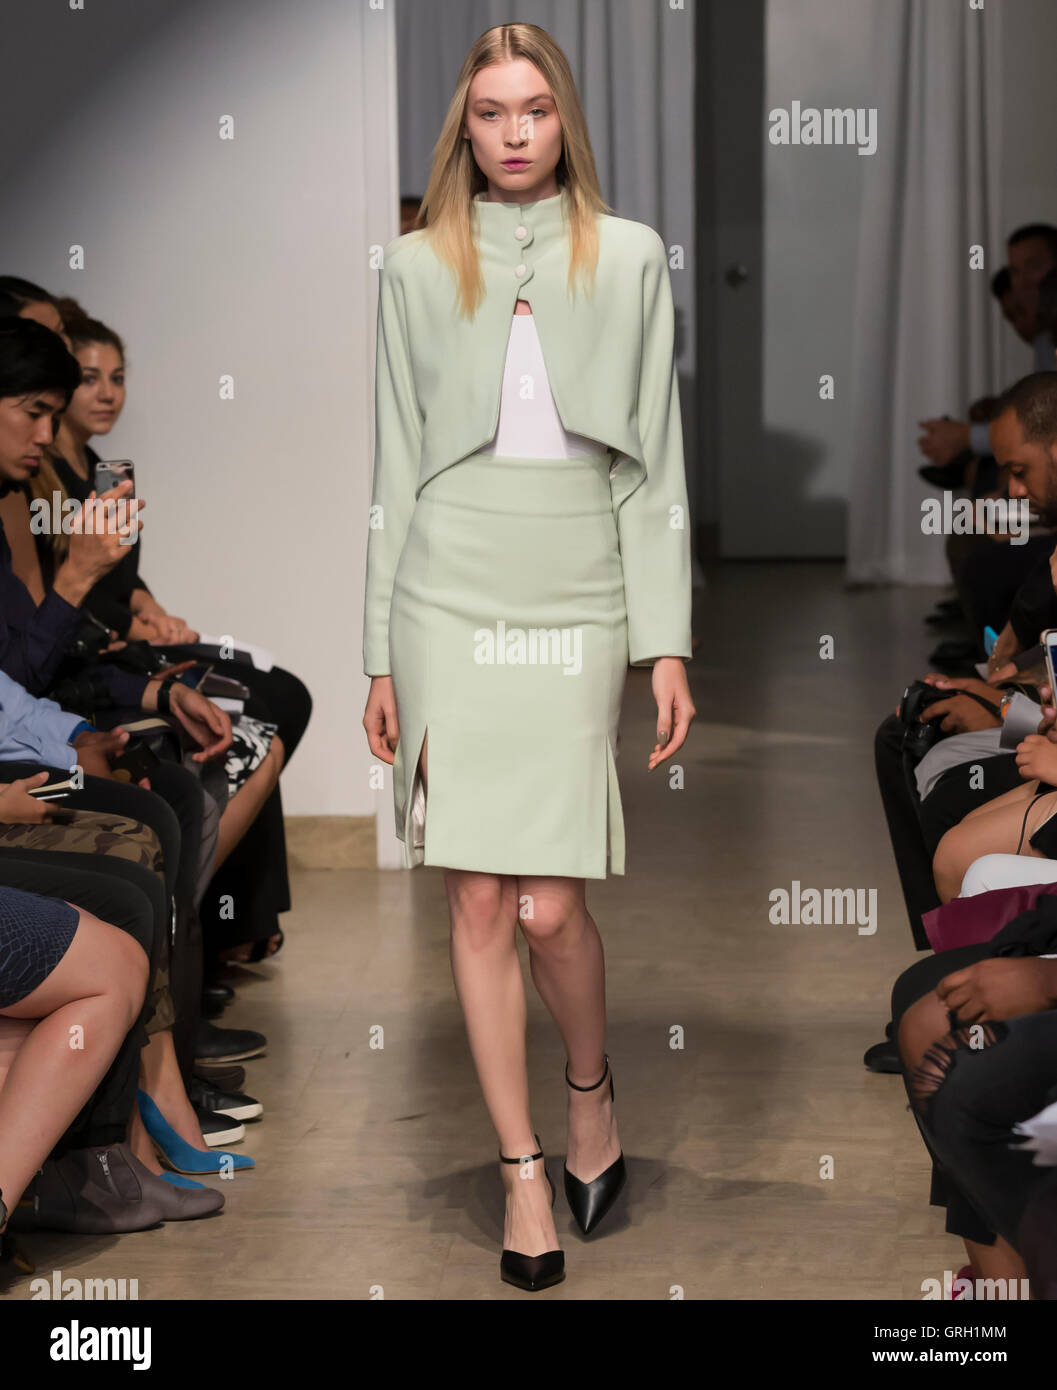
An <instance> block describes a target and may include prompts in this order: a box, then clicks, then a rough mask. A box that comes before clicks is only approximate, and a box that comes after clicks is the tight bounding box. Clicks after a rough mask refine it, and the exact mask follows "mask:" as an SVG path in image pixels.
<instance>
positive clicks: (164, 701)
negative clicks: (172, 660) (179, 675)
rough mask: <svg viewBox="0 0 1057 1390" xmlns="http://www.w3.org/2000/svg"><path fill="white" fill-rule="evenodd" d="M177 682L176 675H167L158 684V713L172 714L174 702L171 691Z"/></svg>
mask: <svg viewBox="0 0 1057 1390" xmlns="http://www.w3.org/2000/svg"><path fill="white" fill-rule="evenodd" d="M175 684H176V677H175V676H166V677H165V679H164V680H163V681H162V683H161V685H159V686H158V713H159V714H171V713H172V703H171V701H170V699H169V691H170V690H171V689H172V688H173V686H174V685H175Z"/></svg>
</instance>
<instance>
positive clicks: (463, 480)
mask: <svg viewBox="0 0 1057 1390" xmlns="http://www.w3.org/2000/svg"><path fill="white" fill-rule="evenodd" d="M389 655H390V663H391V671H392V676H393V687H394V692H395V696H396V704H397V715H398V718H399V721H400V738H399V742H398V744H397V748H396V754H395V762H394V766H393V782H394V787H393V796H394V810H395V815H396V833H397V835H398V837H399V838H400V839H401V840H402V841H403V844H404V862H405V864H406V866H407V867H408V868H411V867H413V866H414V865H416V864H423V863H424V864H435V865H443V866H446V867H448V868H453V869H470V870H477V871H479V872H484V873H496V874H514V875H517V874H526V875H527V874H546V875H558V876H570V877H576V878H605V877H606V872H607V863H608V867H609V871H610V872H612V873H614V874H623V873H624V820H623V812H622V807H621V801H620V789H619V785H618V781H617V772H616V762H615V759H616V744H617V724H618V721H619V717H620V702H621V698H622V696H623V691H624V681H625V676H626V674H627V667H628V633H627V611H626V607H625V599H624V576H623V569H622V566H621V560H620V549H619V544H618V540H617V530H616V519H615V517H614V514H613V505H612V499H611V493H610V485H609V457H608V455H596V456H591V457H580V458H557V459H556V458H547V459H537V458H514V457H503V456H499V455H494V454H473V455H471V456H470V457H468V458H466V459H462V460H460V461H459V462H458V463H455V464H452V465H450V466H449V467H447V468H446V469H444V470H443V471H442V472H440V473H438V474H437V475H436V476H435V477H433V478H431V479H430V481H429V482H428V483H427V484H426V486H425V487H424V488H423V490H422V492H421V493H420V494H419V497H418V499H417V502H416V504H415V509H414V512H413V514H412V517H411V522H410V526H409V528H408V535H407V539H406V541H405V544H404V548H403V551H402V552H401V556H400V560H399V563H398V565H397V570H396V575H395V581H394V587H393V597H392V604H391V608H390V616H389ZM423 741H425V742H426V759H427V775H426V783H427V789H426V792H425V793H423V788H422V782H421V776H420V773H419V755H420V753H421V750H422V745H423Z"/></svg>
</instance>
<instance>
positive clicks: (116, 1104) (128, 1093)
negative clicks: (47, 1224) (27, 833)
mask: <svg viewBox="0 0 1057 1390" xmlns="http://www.w3.org/2000/svg"><path fill="white" fill-rule="evenodd" d="M0 883H3V884H4V885H5V886H6V887H8V888H21V889H23V890H24V891H25V892H27V893H39V894H41V895H42V896H43V897H47V898H63V899H65V900H66V902H69V903H73V905H74V906H75V907H79V908H82V909H83V910H84V911H86V912H91V913H93V914H94V915H95V916H96V917H99V918H100V919H101V920H102V921H104V922H109V923H110V924H111V926H115V927H119V928H120V929H121V930H122V931H126V932H128V934H129V935H130V936H133V937H135V939H136V940H137V941H138V942H139V944H140V945H141V946H142V947H143V950H144V951H145V952H146V954H147V957H148V959H149V961H150V968H151V971H152V972H153V970H154V969H155V967H156V966H157V964H158V954H159V950H160V948H161V945H162V943H163V941H164V935H163V933H165V932H166V931H167V930H168V922H169V910H168V900H167V898H166V895H165V890H164V889H163V887H162V885H161V883H160V882H159V881H158V878H157V875H156V874H154V873H153V872H152V871H151V870H150V869H145V868H143V867H142V866H141V865H139V864H133V863H131V862H130V861H128V860H126V859H117V858H114V857H112V856H108V855H105V854H71V853H64V852H61V851H54V850H34V851H20V850H17V849H0ZM149 999H150V989H149V988H148V990H147V993H146V997H145V998H144V1005H143V1009H141V1011H140V1015H139V1018H138V1019H137V1020H136V1023H135V1025H134V1026H133V1027H132V1028H131V1029H130V1030H129V1032H128V1033H127V1034H126V1035H125V1038H124V1040H123V1042H122V1044H121V1046H120V1047H119V1048H118V1051H117V1054H116V1055H115V1057H114V1059H113V1061H112V1062H111V1064H110V1067H109V1069H108V1070H107V1072H106V1075H105V1076H104V1077H103V1079H102V1080H101V1081H100V1083H99V1085H98V1086H97V1087H96V1089H95V1091H94V1092H93V1094H92V1095H91V1097H90V1098H89V1100H88V1101H87V1102H86V1103H85V1105H84V1106H83V1107H82V1109H81V1112H80V1114H79V1115H78V1116H77V1117H76V1119H74V1121H73V1122H72V1123H71V1124H70V1126H69V1127H68V1128H67V1130H66V1132H65V1134H64V1135H63V1136H62V1138H61V1139H60V1140H59V1142H58V1143H57V1144H56V1145H55V1147H54V1149H53V1150H52V1153H53V1155H54V1156H55V1157H59V1156H61V1155H62V1154H63V1153H65V1152H66V1151H67V1150H68V1149H83V1148H89V1147H91V1146H93V1145H99V1146H102V1145H106V1144H119V1143H121V1142H122V1141H123V1140H124V1138H125V1131H126V1128H127V1126H128V1121H129V1117H130V1116H131V1114H132V1107H133V1105H135V1103H136V1088H137V1086H138V1084H139V1064H140V1052H141V1050H142V1049H143V1048H144V1047H145V1046H146V1043H147V1034H146V1031H145V1028H144V1024H145V1022H146V1011H147V1008H148V1003H149Z"/></svg>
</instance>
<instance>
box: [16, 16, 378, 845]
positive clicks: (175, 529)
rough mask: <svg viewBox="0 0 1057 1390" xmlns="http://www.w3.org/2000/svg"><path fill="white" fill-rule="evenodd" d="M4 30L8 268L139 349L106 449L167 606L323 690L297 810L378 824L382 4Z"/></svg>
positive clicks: (34, 23) (35, 23) (36, 19)
mask: <svg viewBox="0 0 1057 1390" xmlns="http://www.w3.org/2000/svg"><path fill="white" fill-rule="evenodd" d="M4 22H5V33H6V34H7V36H8V37H9V38H10V40H11V44H10V46H9V47H6V46H5V52H6V57H7V61H6V62H5V76H4V83H3V87H2V90H0V109H2V111H3V116H4V119H3V121H2V122H0V126H2V127H3V134H0V148H2V151H3V175H4V189H5V195H6V198H5V209H4V238H3V244H4V255H3V262H2V271H3V273H6V274H17V275H22V276H24V277H26V278H28V279H31V280H35V281H38V282H39V283H41V284H43V285H44V286H45V287H46V288H47V289H49V290H51V291H53V292H56V293H60V294H73V295H75V296H76V297H77V298H78V299H80V300H81V302H82V303H83V304H84V305H85V307H86V308H87V309H88V310H89V311H90V312H91V313H93V314H95V315H97V316H98V317H100V318H102V319H103V320H104V321H105V322H107V323H108V324H109V325H111V326H112V327H113V328H114V329H115V330H116V331H117V332H118V333H120V334H121V335H122V337H123V338H124V339H125V342H126V345H127V348H128V354H129V373H128V386H129V399H128V404H127V406H126V408H125V412H124V415H123V417H122V419H121V421H120V422H119V424H118V426H117V428H116V429H115V430H114V431H113V432H112V433H111V435H110V436H109V437H108V438H107V439H106V440H105V441H102V440H99V439H97V440H96V441H95V443H96V445H97V447H99V448H100V451H101V452H102V453H103V455H104V457H106V456H107V455H110V456H111V457H129V458H132V459H133V460H135V462H136V466H137V479H138V491H139V492H140V493H141V494H142V496H143V497H145V498H146V499H147V509H146V511H145V522H146V529H145V534H144V566H143V569H144V574H145V576H146V578H147V581H148V583H149V584H150V585H151V588H152V589H153V590H154V591H155V593H156V594H157V595H158V597H159V598H160V600H161V602H162V603H164V604H165V605H166V607H168V608H169V609H170V610H171V611H172V612H174V613H177V614H179V615H180V616H181V617H184V618H186V619H187V620H188V621H189V622H190V623H191V624H192V625H193V626H197V627H199V628H201V629H203V630H206V631H210V632H231V633H234V634H236V635H237V636H241V637H244V638H245V639H247V640H249V641H253V642H256V643H257V644H259V645H261V646H263V647H267V648H270V649H271V650H273V651H274V652H275V653H276V656H277V659H278V661H279V663H280V664H281V665H283V666H286V667H287V668H288V669H289V670H292V671H294V672H295V673H296V674H297V675H299V676H300V677H301V678H302V679H303V680H304V681H305V683H306V684H307V686H308V688H309V690H310V691H311V693H312V696H313V698H314V701H315V708H314V713H313V718H312V723H311V724H310V726H309V730H308V733H307V735H306V737H305V741H304V742H303V744H302V745H301V748H300V749H299V751H298V754H297V757H296V758H295V760H294V762H293V764H292V765H291V767H290V770H289V772H288V773H285V774H284V776H283V798H284V806H285V809H286V811H287V812H288V813H291V814H359V815H366V814H369V813H370V812H371V811H372V809H373V808H374V807H375V805H376V804H379V805H381V804H382V802H383V801H384V797H383V796H382V795H381V794H375V793H372V792H371V791H369V789H368V778H367V773H368V764H369V757H368V750H367V746H366V742H365V739H364V735H363V730H362V728H361V726H360V720H361V719H362V717H363V706H364V701H365V698H366V691H367V686H368V682H367V680H366V678H365V677H364V676H363V675H362V671H361V655H360V644H361V630H362V627H361V622H362V605H363V567H364V554H365V543H366V525H365V518H366V513H367V507H368V505H369V496H370V491H369V483H370V436H371V431H372V428H373V422H372V418H371V416H372V411H371V389H372V388H371V380H370V376H371V373H372V371H373V347H374V331H375V318H374V316H375V295H376V285H375V280H376V272H375V271H374V270H372V269H370V268H369V265H368V258H369V253H370V249H371V247H372V246H383V245H384V244H385V243H386V242H387V241H388V240H389V239H390V238H391V237H393V236H395V235H396V234H397V232H398V231H399V221H398V190H397V186H396V179H395V173H396V145H395V136H396V94H395V88H394V67H395V29H394V17H393V11H392V6H391V5H390V6H385V7H384V8H382V9H377V8H372V7H371V6H369V5H366V4H362V5H361V4H346V3H343V0H298V3H297V4H296V5H293V4H290V3H288V0H225V3H224V4H223V5H217V4H216V3H214V2H213V0H186V2H184V3H180V4H178V5H174V4H172V3H171V0H99V2H98V3H90V4H89V5H88V6H87V7H86V9H85V10H83V11H71V10H69V9H68V8H67V7H66V6H65V5H55V6H48V7H45V6H42V5H40V4H39V3H37V0H6V3H5V6H4ZM27 113H28V115H27ZM38 113H39V119H38ZM222 116H231V117H233V120H234V134H235V138H234V139H233V140H228V141H225V140H221V139H220V138H218V130H219V123H220V120H221V117H222ZM75 244H76V245H81V246H83V247H84V248H85V256H86V266H85V269H84V270H71V269H70V268H69V265H68V248H69V247H70V246H72V245H75ZM224 374H230V375H231V376H233V378H234V381H235V396H234V399H233V400H230V401H225V400H221V399H220V397H219V389H218V383H219V379H220V377H221V376H222V375H224ZM389 816H390V819H391V811H390V812H389Z"/></svg>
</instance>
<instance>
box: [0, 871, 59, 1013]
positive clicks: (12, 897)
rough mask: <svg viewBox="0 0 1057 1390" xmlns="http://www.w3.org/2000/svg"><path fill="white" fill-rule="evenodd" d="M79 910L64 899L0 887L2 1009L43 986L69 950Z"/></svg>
mask: <svg viewBox="0 0 1057 1390" xmlns="http://www.w3.org/2000/svg"><path fill="white" fill-rule="evenodd" d="M77 922H78V916H77V909H76V908H75V907H71V906H70V904H69V903H66V902H63V901H62V899H61V898H44V897H39V896H38V895H37V894H36V893H24V892H23V891H22V889H21V888H4V887H0V1009H7V1008H10V1007H11V1005H12V1004H18V1003H20V1002H21V1001H22V1000H23V999H25V997H26V996H27V995H28V994H32V993H33V991H34V990H35V989H37V988H38V986H40V985H42V984H43V983H44V981H45V980H46V979H47V978H48V976H49V975H50V974H51V972H52V971H53V970H54V969H55V967H56V966H57V965H58V963H59V961H61V960H62V958H63V956H64V955H65V954H66V952H67V951H68V950H69V949H70V944H71V943H72V941H73V938H74V936H75V935H76V933H77Z"/></svg>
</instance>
